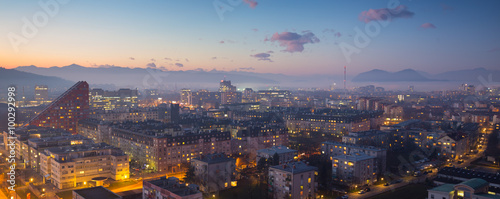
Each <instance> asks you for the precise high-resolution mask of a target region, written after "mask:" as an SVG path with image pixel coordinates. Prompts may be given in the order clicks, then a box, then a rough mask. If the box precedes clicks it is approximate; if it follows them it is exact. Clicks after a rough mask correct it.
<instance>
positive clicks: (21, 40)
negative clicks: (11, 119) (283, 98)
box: [0, 0, 500, 75]
mask: <svg viewBox="0 0 500 199" xmlns="http://www.w3.org/2000/svg"><path fill="white" fill-rule="evenodd" d="M39 2H42V3H43V2H47V0H40V1H13V0H0V4H1V6H0V24H1V28H0V35H2V36H1V37H0V67H6V68H14V67H17V66H26V65H36V66H39V67H51V66H66V65H70V64H73V63H75V64H79V65H82V66H86V67H99V66H102V65H115V66H123V67H142V68H146V67H157V68H163V69H166V70H194V69H198V68H201V69H204V70H212V69H217V70H226V71H231V70H244V71H251V72H259V73H268V72H269V73H283V74H290V75H300V74H341V73H342V72H343V66H344V65H347V67H348V69H349V71H350V72H352V73H360V72H365V71H368V70H372V69H375V68H378V69H384V70H388V71H398V70H402V69H407V68H413V69H416V70H421V71H425V72H429V73H439V72H444V71H449V70H458V69H471V68H477V67H484V68H487V69H498V68H499V63H500V37H499V35H500V12H499V10H500V1H497V0H490V1H387V0H380V1H285V0H281V1H278V0H272V1H270V0H268V1H263V0H255V1H252V0H245V1H241V2H239V1H237V0H234V1H229V2H228V1H226V0H220V1H218V0H216V1H201V0H200V1H181V0H179V1H116V0H113V1H77V0H73V1H68V2H67V3H66V4H60V3H59V2H58V3H57V6H58V9H57V10H55V11H54V12H52V10H54V6H49V9H48V11H50V12H48V11H44V6H40V5H39ZM48 2H57V1H55V0H51V1H48ZM233 2H236V3H233ZM391 2H392V3H391ZM231 3H232V4H231ZM214 4H215V6H214ZM382 13H389V15H390V16H391V17H390V19H389V20H385V21H380V20H379V19H380V18H377V17H378V16H382V17H384V16H385V15H381V14H382ZM34 16H35V19H34ZM44 17H47V18H44ZM23 18H24V19H23ZM383 19H386V18H383ZM26 24H28V25H26ZM381 24H382V25H381ZM26 27H35V28H36V31H35V32H33V30H32V29H30V28H26ZM370 27H371V28H372V29H370ZM366 28H368V30H369V32H368V33H366ZM376 28H379V31H380V32H375V31H373V30H377V29H376ZM356 29H359V30H361V31H362V32H363V33H362V34H366V35H367V36H368V38H369V39H370V43H368V44H367V43H363V45H356V43H357V42H356V41H357V39H359V38H358V36H359V33H357V32H356ZM370 31H371V32H370ZM365 44H366V45H365ZM346 46H350V47H352V48H349V49H351V50H352V49H353V48H355V49H356V50H357V51H356V52H354V53H353V54H352V55H351V56H350V61H349V59H347V58H346V56H344V53H343V51H342V47H344V48H345V47H346Z"/></svg>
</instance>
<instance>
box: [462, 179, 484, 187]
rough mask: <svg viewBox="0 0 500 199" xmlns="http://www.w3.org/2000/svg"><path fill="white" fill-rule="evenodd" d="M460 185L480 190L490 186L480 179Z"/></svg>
mask: <svg viewBox="0 0 500 199" xmlns="http://www.w3.org/2000/svg"><path fill="white" fill-rule="evenodd" d="M460 184H463V185H467V186H469V187H471V188H473V189H479V188H481V187H484V186H488V184H489V183H488V182H486V180H483V179H480V178H472V179H470V180H467V181H464V182H462V183H460Z"/></svg>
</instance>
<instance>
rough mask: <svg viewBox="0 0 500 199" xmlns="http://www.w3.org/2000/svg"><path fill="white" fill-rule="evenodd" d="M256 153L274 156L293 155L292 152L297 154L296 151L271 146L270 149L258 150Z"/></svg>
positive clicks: (284, 147)
mask: <svg viewBox="0 0 500 199" xmlns="http://www.w3.org/2000/svg"><path fill="white" fill-rule="evenodd" d="M257 152H258V153H267V154H270V155H274V154H275V153H278V154H283V153H293V152H297V150H293V149H289V148H288V147H286V146H273V147H271V148H267V149H261V150H258V151H257Z"/></svg>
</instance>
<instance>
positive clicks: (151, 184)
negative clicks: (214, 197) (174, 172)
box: [142, 177, 203, 199]
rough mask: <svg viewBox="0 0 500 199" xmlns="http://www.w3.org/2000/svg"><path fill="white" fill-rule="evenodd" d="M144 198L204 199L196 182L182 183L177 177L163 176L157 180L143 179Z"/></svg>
mask: <svg viewBox="0 0 500 199" xmlns="http://www.w3.org/2000/svg"><path fill="white" fill-rule="evenodd" d="M142 198H143V199H149V198H151V199H155V198H175V199H203V195H202V193H201V192H200V191H198V186H197V185H195V184H190V185H186V184H184V183H180V182H179V179H178V178H176V177H169V178H166V177H161V178H160V179H157V180H151V181H143V187H142Z"/></svg>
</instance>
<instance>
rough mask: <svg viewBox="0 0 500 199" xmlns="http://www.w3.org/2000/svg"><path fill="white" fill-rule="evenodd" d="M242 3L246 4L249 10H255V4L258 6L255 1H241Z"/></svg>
mask: <svg viewBox="0 0 500 199" xmlns="http://www.w3.org/2000/svg"><path fill="white" fill-rule="evenodd" d="M243 2H245V3H246V4H248V6H250V8H255V7H257V4H258V3H257V2H256V1H255V0H243Z"/></svg>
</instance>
